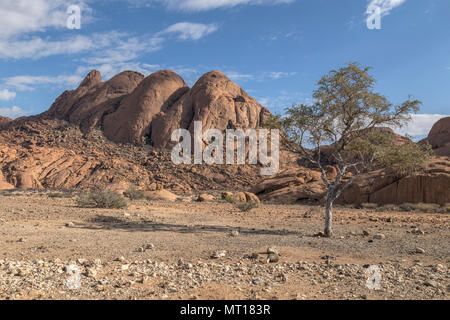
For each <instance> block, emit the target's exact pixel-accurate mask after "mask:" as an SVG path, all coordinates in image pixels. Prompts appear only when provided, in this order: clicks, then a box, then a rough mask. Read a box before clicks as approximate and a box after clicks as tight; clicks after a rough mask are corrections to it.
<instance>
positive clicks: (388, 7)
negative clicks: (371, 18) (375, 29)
mask: <svg viewBox="0 0 450 320" xmlns="http://www.w3.org/2000/svg"><path fill="white" fill-rule="evenodd" d="M405 2H406V0H370V2H369V5H368V6H367V10H366V14H371V13H372V12H373V11H374V9H375V8H380V9H381V15H382V16H385V15H388V14H390V13H391V11H392V9H394V8H395V7H398V6H400V5H402V4H403V3H405Z"/></svg>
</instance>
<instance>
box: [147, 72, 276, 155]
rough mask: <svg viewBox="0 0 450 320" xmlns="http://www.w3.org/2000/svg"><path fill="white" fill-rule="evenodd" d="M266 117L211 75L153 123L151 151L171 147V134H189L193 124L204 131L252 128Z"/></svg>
mask: <svg viewBox="0 0 450 320" xmlns="http://www.w3.org/2000/svg"><path fill="white" fill-rule="evenodd" d="M269 114H270V112H269V111H268V110H267V109H266V108H264V107H262V106H261V105H260V104H259V103H258V102H257V101H256V100H255V99H254V98H252V97H250V96H248V94H247V93H246V92H245V91H244V90H242V89H241V88H240V87H239V86H238V85H237V84H235V83H234V82H232V81H231V80H229V79H228V78H227V77H226V76H225V75H224V74H223V73H222V72H220V71H211V72H209V73H207V74H205V75H204V76H202V77H201V78H200V79H199V80H198V81H197V83H196V84H195V85H194V86H193V88H192V89H191V90H189V91H188V92H186V94H185V95H183V97H181V99H180V100H179V101H177V102H176V103H174V104H173V105H172V106H170V107H169V108H167V109H166V110H164V112H163V113H162V114H161V115H159V116H158V117H157V118H156V119H155V121H154V124H152V142H153V145H154V146H155V147H168V146H170V145H171V144H172V143H171V141H170V138H171V134H172V132H173V131H174V130H175V129H178V128H184V129H188V130H189V131H190V132H191V134H192V133H193V132H194V121H201V122H202V123H203V130H204V131H206V130H208V129H210V128H216V129H219V130H225V129H234V128H256V127H258V126H259V125H260V124H261V123H263V122H264V121H265V119H266V118H267V116H268V115H269Z"/></svg>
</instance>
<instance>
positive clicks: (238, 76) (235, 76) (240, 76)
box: [224, 71, 255, 81]
mask: <svg viewBox="0 0 450 320" xmlns="http://www.w3.org/2000/svg"><path fill="white" fill-rule="evenodd" d="M224 74H225V75H226V76H227V77H228V78H230V80H233V81H245V80H252V79H254V78H255V76H254V75H251V74H244V73H239V72H235V71H225V72H224Z"/></svg>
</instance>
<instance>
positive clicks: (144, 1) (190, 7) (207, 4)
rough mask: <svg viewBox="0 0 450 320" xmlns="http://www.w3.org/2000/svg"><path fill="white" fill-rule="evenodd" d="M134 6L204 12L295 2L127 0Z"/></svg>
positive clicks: (273, 0)
mask: <svg viewBox="0 0 450 320" xmlns="http://www.w3.org/2000/svg"><path fill="white" fill-rule="evenodd" d="M129 1H130V2H131V3H133V4H134V5H151V4H152V3H155V2H159V3H163V4H164V5H165V6H166V7H167V8H168V9H171V10H180V11H206V10H213V9H218V8H232V7H236V6H238V5H275V4H282V3H292V2H294V1H295V0H129Z"/></svg>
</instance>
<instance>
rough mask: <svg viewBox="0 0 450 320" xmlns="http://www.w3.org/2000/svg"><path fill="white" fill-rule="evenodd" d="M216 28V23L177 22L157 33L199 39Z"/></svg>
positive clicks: (186, 38) (184, 38) (183, 38)
mask: <svg viewBox="0 0 450 320" xmlns="http://www.w3.org/2000/svg"><path fill="white" fill-rule="evenodd" d="M217 29H218V26H217V25H216V24H202V23H191V22H179V23H175V24H173V25H171V26H170V27H168V28H167V29H165V30H163V31H161V32H159V33H158V35H165V34H175V35H177V36H178V38H179V39H181V40H199V39H201V38H203V37H204V36H207V35H208V34H211V33H213V32H215V31H217Z"/></svg>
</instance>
